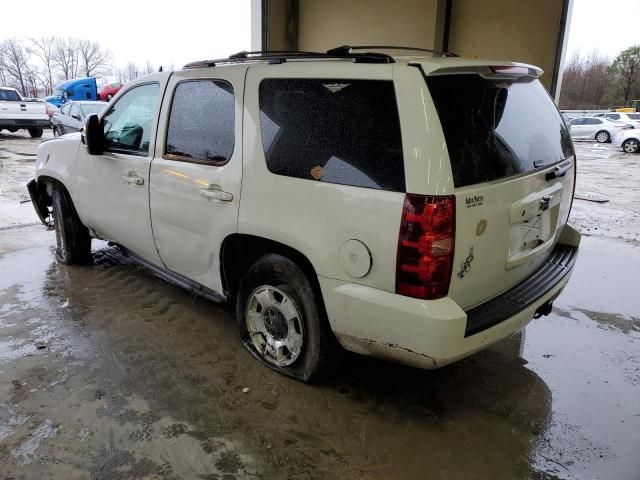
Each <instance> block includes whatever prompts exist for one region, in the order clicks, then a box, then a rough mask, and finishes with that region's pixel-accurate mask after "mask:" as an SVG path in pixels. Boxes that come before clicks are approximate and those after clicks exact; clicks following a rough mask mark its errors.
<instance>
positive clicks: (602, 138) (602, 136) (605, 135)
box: [596, 130, 611, 143]
mask: <svg viewBox="0 0 640 480" xmlns="http://www.w3.org/2000/svg"><path fill="white" fill-rule="evenodd" d="M610 140H611V135H609V132H607V131H606V130H600V131H599V132H598V133H596V141H597V142H598V143H607V142H609V141H610Z"/></svg>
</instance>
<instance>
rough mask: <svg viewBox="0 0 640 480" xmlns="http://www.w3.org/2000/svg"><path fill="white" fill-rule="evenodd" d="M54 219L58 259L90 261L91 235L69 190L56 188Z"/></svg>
mask: <svg viewBox="0 0 640 480" xmlns="http://www.w3.org/2000/svg"><path fill="white" fill-rule="evenodd" d="M52 205H53V219H54V225H55V229H56V259H57V260H58V261H59V262H60V263H64V264H66V265H78V264H85V263H89V261H90V259H91V237H90V236H89V230H88V229H87V227H85V226H84V225H83V224H82V222H81V221H80V218H79V217H78V213H77V212H76V209H75V207H74V206H73V202H72V201H71V197H70V196H69V192H67V191H66V190H65V189H64V188H60V187H58V188H56V189H55V190H54V191H53V196H52Z"/></svg>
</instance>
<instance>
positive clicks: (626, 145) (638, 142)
mask: <svg viewBox="0 0 640 480" xmlns="http://www.w3.org/2000/svg"><path fill="white" fill-rule="evenodd" d="M612 143H613V145H614V146H616V147H618V148H622V150H624V151H625V152H626V153H640V129H638V128H634V129H633V130H623V131H621V132H620V133H618V135H616V136H615V137H613V140H612Z"/></svg>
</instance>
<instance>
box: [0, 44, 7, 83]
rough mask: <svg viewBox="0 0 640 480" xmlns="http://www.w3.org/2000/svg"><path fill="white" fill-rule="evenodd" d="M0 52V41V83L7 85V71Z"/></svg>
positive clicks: (0, 47)
mask: <svg viewBox="0 0 640 480" xmlns="http://www.w3.org/2000/svg"><path fill="white" fill-rule="evenodd" d="M2 52H3V48H2V44H1V43H0V85H8V82H7V76H8V72H7V67H6V66H5V63H4V55H3V53H2Z"/></svg>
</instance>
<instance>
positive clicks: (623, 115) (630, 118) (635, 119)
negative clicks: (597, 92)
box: [594, 112, 640, 128]
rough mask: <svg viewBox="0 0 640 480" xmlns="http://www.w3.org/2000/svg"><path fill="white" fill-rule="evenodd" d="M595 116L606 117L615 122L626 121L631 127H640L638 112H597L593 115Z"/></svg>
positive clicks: (639, 114)
mask: <svg viewBox="0 0 640 480" xmlns="http://www.w3.org/2000/svg"><path fill="white" fill-rule="evenodd" d="M594 117H596V118H606V119H607V120H614V121H616V122H622V123H626V124H628V125H631V126H632V127H633V128H640V113H633V112H631V113H629V112H608V113H598V114H597V115H594Z"/></svg>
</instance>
